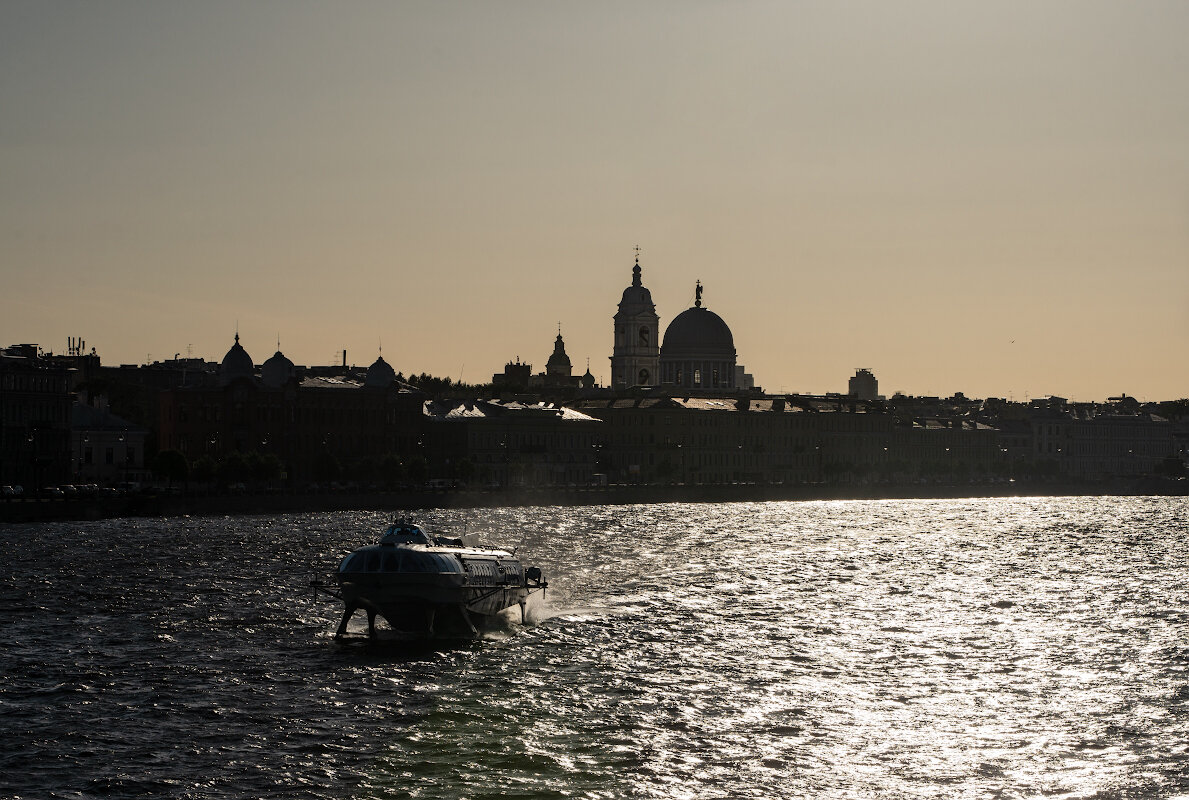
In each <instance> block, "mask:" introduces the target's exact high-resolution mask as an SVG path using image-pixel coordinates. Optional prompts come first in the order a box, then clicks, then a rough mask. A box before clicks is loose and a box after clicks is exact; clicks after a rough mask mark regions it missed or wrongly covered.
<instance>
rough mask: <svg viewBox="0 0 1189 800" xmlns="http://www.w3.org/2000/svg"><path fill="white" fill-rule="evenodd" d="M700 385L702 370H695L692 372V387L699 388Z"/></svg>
mask: <svg viewBox="0 0 1189 800" xmlns="http://www.w3.org/2000/svg"><path fill="white" fill-rule="evenodd" d="M701 385H702V370H700V369H695V370H694V386H701Z"/></svg>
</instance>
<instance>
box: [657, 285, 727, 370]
mask: <svg viewBox="0 0 1189 800" xmlns="http://www.w3.org/2000/svg"><path fill="white" fill-rule="evenodd" d="M696 297H697V300H696V302H695V303H694V307H693V308H687V309H686V310H685V311H682V312H681V313H680V314H678V315H677V316H676V317H675V318H674V319H673V321H672V322H670V323H669V327H668V328H667V329H666V330H665V338H664V340H663V341H662V342H661V357H660V362H661V383H666V384H672V385H673V386H674V387H681V388H686V389H697V390H706V391H714V392H722V391H731V390H733V389H734V388H735V367H736V362H735V337H734V336H732V335H731V329H730V328H729V327H727V323H725V322H723V319H722V317H720V316H719V315H718V314H715V313H714V312H713V311H711V310H709V309H707V308H703V307H702V283H701V282H700V281H699V282H698V285H697V290H696Z"/></svg>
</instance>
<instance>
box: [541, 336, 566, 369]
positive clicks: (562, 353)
mask: <svg viewBox="0 0 1189 800" xmlns="http://www.w3.org/2000/svg"><path fill="white" fill-rule="evenodd" d="M571 369H572V365H571V364H570V357H569V356H568V355H566V343H565V342H564V341H562V338H561V334H560V333H559V334H558V335H557V340H556V341H555V342H554V343H553V353H552V354H551V355H550V356H549V360H548V361H547V362H545V371H546V372H555V371H557V370H565V372H566V374H567V375H568V374H570V370H571Z"/></svg>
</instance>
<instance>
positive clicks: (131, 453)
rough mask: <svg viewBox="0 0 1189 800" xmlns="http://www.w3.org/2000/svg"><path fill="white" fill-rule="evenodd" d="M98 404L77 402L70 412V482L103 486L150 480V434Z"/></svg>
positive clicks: (105, 406) (100, 399) (145, 429)
mask: <svg viewBox="0 0 1189 800" xmlns="http://www.w3.org/2000/svg"><path fill="white" fill-rule="evenodd" d="M98 402H99V405H88V404H86V403H83V402H76V403H75V404H74V406H73V408H72V409H71V420H72V425H71V431H70V451H71V474H72V475H73V482H74V483H80V484H88V483H95V484H101V485H106V486H111V485H115V484H137V483H142V482H144V481H145V480H147V479H148V478H149V477H150V474H149V472H148V470H147V468H146V467H147V463H146V461H145V457H146V452H145V450H146V444H147V441H148V438H149V431H148V429H147V428H144V427H142V426H140V425H137V424H136V423H133V422H129V421H128V420H126V419H124V418H122V417H118V416H116V415H115V414H113V413H112V412H111V409H110V408H108V407H107V405H106V403H105V402H103V399H102V398H99V399H98Z"/></svg>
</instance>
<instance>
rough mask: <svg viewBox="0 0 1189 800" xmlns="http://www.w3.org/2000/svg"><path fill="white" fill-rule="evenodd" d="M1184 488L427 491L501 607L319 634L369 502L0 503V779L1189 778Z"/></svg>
mask: <svg viewBox="0 0 1189 800" xmlns="http://www.w3.org/2000/svg"><path fill="white" fill-rule="evenodd" d="M1187 512H1189V501H1187V500H1186V499H1184V498H1179V499H1168V498H1103V499H1085V498H1076V499H1069V498H1064V499H1061V498H1059V499H1037V498H1029V499H1012V500H1001V499H995V500H968V501H894V502H829V503H767V504H738V505H649V506H632V507H596V508H574V509H569V508H567V509H560V508H535V509H492V510H483V511H474V512H460V511H459V512H437V513H435V514H433V515H430V517H429V518H428V519H426V518H423V519H425V520H426V521H428V522H431V523H433V524H440V525H442V526H450V527H453V528H454V529H456V530H457V529H458V528H460V527H461V524H462V522H463V520H464V518H465V519H466V520H467V521H468V523H469V529H470V530H471V531H484V532H487V533H488V537H487V538H488V539H489V540H490V541H492V542H494V543H498V544H502V545H505V546H515V545H517V544H521V539H524V541H523V543H522V544H521V553H524V554H527V555H528V558H527V560H528V561H529V563H536V564H538V565H540V566H541V567H543V568H544V569H545V572H546V576H547V577H548V578H549V580H550V581H551V584H552V586H551V588H550V590H549V593H548V596H547V598H546V600H545V602H544V603H540V602H538V603H536V604H535V605H534V606H533V607H532V608H531V611H532V616H533V619H532V620H530V623H531V624H530V625H529V626H528V627H526V628H520V627H519V626H515V625H511V626H509V627H508V629H507V630H504V631H498V632H496V633H494V634H492V635H490V636H488V637H487V638H485V639H484V640H482V641H479V642H473V643H467V644H461V645H455V646H444V647H438V648H432V647H424V648H417V649H404V650H395V649H391V648H387V649H375V648H371V649H369V648H342V647H340V646H337V645H335V644H334V642H333V641H332V639H331V634H332V632H333V629H334V626H335V623H336V622H337V618H338V615H339V613H340V609H339V607H338V606H336V605H333V604H329V603H327V602H325V601H320V602H319V603H318V604H317V605H314V604H312V603H311V602H310V600H309V597H308V595H307V594H306V590H305V589H304V586H305V584H306V583H307V582H308V580H309V568H310V565H311V564H314V565H317V566H318V567H319V568H322V569H328V568H330V567H331V566H332V565H333V564H334V563H335V562H336V561H337V559H338V558H339V557H340V556H341V555H342V554H343V553H345V552H347V551H348V550H350V549H352V548H354V547H356V546H358V545H360V544H364V543H367V542H369V541H370V540H372V539H373V538H374V537H375V535H376V534H377V533H378V531H379V527H380V525H381V523H382V522H383V521H384V517H382V516H381V515H378V514H375V513H370V512H369V513H363V512H361V513H336V514H315V515H301V516H288V517H280V518H264V517H241V518H215V519H197V518H196V519H185V518H183V519H172V520H112V521H105V522H95V523H63V524H46V525H39V526H13V525H10V526H4V527H0V564H2V565H3V566H2V567H0V579H2V580H0V609H2V611H0V614H2V616H0V620H2V621H3V623H4V635H5V641H4V646H3V648H2V649H0V675H2V676H3V682H2V683H0V796H3V797H18V798H45V797H60V798H93V797H94V798H98V797H182V798H249V797H251V798H255V797H279V798H387V797H394V798H395V797H417V798H485V797H497V796H498V797H505V796H508V797H541V798H551V797H557V798H562V797H591V798H618V797H639V798H653V797H656V798H724V797H742V798H748V797H754V798H777V797H779V798H785V797H814V798H867V797H872V798H901V797H936V798H943V797H944V798H952V797H968V798H983V797H988V798H990V797H1003V798H1015V797H1021V798H1023V797H1070V798H1073V797H1077V798H1130V797H1135V798H1139V797H1145V798H1146V797H1176V796H1182V797H1184V796H1189V637H1187V636H1186V632H1187V627H1186V623H1187V622H1189V582H1187V581H1186V578H1187V577H1189V568H1187V567H1186V566H1185V563H1184V557H1185V554H1186V552H1189V547H1187V545H1189V525H1187V524H1186V522H1185V520H1186V519H1187V517H1189V514H1187Z"/></svg>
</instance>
